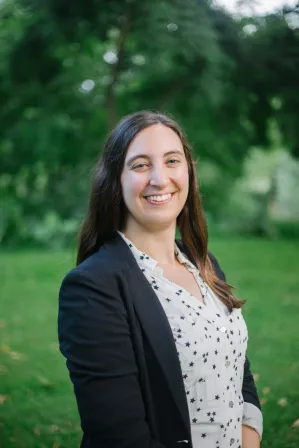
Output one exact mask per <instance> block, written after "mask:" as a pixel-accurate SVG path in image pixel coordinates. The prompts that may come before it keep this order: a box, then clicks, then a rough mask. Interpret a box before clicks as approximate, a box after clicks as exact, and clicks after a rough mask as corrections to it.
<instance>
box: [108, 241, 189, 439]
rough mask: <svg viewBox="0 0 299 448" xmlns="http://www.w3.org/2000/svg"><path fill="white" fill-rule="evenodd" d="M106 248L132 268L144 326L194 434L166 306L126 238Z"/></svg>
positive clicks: (134, 297) (130, 274)
mask: <svg viewBox="0 0 299 448" xmlns="http://www.w3.org/2000/svg"><path fill="white" fill-rule="evenodd" d="M105 247H106V249H107V251H108V252H110V254H111V255H114V256H115V257H116V260H118V262H119V260H121V261H122V262H123V263H125V264H126V265H127V267H128V268H129V269H128V270H126V274H125V278H126V283H127V286H128V288H129V291H130V295H131V299H132V301H133V306H134V308H135V310H136V314H137V316H138V318H139V322H140V326H141V328H142V330H143V331H144V333H145V335H146V337H147V339H148V341H149V343H150V345H151V347H152V349H153V352H154V353H155V355H156V358H157V360H158V362H159V364H160V366H161V369H162V372H163V374H164V376H165V379H166V381H167V383H168V385H169V388H170V391H171V393H172V396H173V398H174V401H175V403H176V405H177V408H178V411H179V413H180V414H181V417H182V419H183V421H184V423H185V426H186V429H187V431H188V433H190V419H189V410H188V404H187V399H186V393H185V387H184V382H183V378H182V371H181V367H180V362H179V358H178V355H177V350H176V345H175V342H174V339H173V335H172V331H171V328H170V325H169V322H168V319H167V317H166V314H165V312H164V310H163V307H162V305H161V304H160V301H159V299H158V297H157V295H156V294H155V293H154V291H153V290H152V288H151V286H150V284H149V282H148V281H147V279H146V278H145V276H144V275H143V273H142V271H141V270H140V268H139V266H138V264H137V262H136V260H135V258H134V256H133V254H132V253H131V251H130V249H129V248H128V246H127V245H126V243H125V242H124V241H123V239H122V238H121V237H120V236H119V235H117V236H116V237H115V239H114V241H113V242H111V243H108V244H105Z"/></svg>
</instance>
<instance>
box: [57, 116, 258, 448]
mask: <svg viewBox="0 0 299 448" xmlns="http://www.w3.org/2000/svg"><path fill="white" fill-rule="evenodd" d="M177 229H179V230H180V233H181V236H182V240H181V241H176V240H175V235H176V230H177ZM207 241H208V238H207V228H206V222H205V218H204V214H203V209H202V205H201V202H200V199H199V195H198V191H197V185H196V175H195V169H194V163H193V161H192V159H191V154H190V149H189V146H188V144H187V142H186V139H185V137H184V136H183V133H182V131H181V129H180V128H179V126H178V125H177V124H176V123H175V122H174V121H173V120H172V119H170V118H168V117H166V116H164V115H162V114H160V113H154V112H149V111H142V112H138V113H136V114H133V115H130V116H127V117H125V118H124V119H123V120H122V121H121V122H120V123H119V124H118V125H117V126H116V128H115V129H114V130H113V131H112V133H111V135H110V137H109V138H108V141H107V143H106V145H105V148H104V152H103V155H102V157H101V158H100V160H99V163H98V165H97V167H96V169H95V172H94V179H93V186H92V192H91V196H90V203H89V209H88V212H87V217H86V219H85V221H84V224H83V227H82V231H81V234H80V241H79V250H78V260H77V262H78V263H77V267H76V268H75V269H73V270H72V271H71V272H69V273H68V274H67V276H66V277H65V279H64V280H63V282H62V286H61V290H60V295H59V322H58V323H59V340H60V349H61V352H62V353H63V355H64V356H65V357H66V359H67V366H68V369H69V372H70V377H71V380H72V382H73V384H74V390H75V395H76V399H77V404H78V409H79V413H80V418H81V425H82V429H83V434H84V435H83V439H82V444H81V447H84V448H87V447H88V448H101V447H104V448H110V447H111V448H112V447H113V448H114V447H115V448H174V447H180V446H183V447H192V446H193V448H226V447H234V448H241V447H242V448H249V447H250V448H257V447H259V446H260V437H261V431H262V416H261V411H260V404H259V399H258V396H257V392H256V388H255V384H254V381H253V377H252V375H251V373H250V368H249V362H248V360H247V358H246V346H247V329H246V325H245V322H244V320H243V317H242V314H241V306H242V304H243V302H241V301H239V300H238V299H236V298H235V297H234V296H233V294H232V292H231V287H230V286H229V285H228V284H227V283H226V280H225V276H224V274H223V272H222V271H221V269H220V267H219V265H218V263H217V261H216V259H215V258H214V257H213V256H212V255H211V254H210V253H208V249H207Z"/></svg>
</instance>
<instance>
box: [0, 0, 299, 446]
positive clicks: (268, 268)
mask: <svg viewBox="0 0 299 448" xmlns="http://www.w3.org/2000/svg"><path fill="white" fill-rule="evenodd" d="M226 3H227V5H226ZM265 3H266V4H267V7H263V4H265ZM270 4H272V6H271V5H270ZM225 6H227V8H225ZM0 48H1V60H0V117H1V120H0V157H1V163H0V205H1V214H0V242H1V251H0V272H1V281H0V296H1V297H0V448H74V447H78V446H79V443H80V439H81V428H80V421H79V416H78V411H77V407H76V402H75V398H74V395H73V391H72V385H71V382H70V380H69V376H68V372H67V369H66V366H65V359H64V358H63V357H62V355H61V353H60V352H59V347H58V339H57V312H58V291H59V287H60V284H61V281H62V278H63V277H64V276H65V274H66V273H67V272H68V271H69V270H70V269H71V268H72V267H74V265H75V259H76V237H77V233H78V230H79V227H80V223H81V221H82V219H83V217H84V213H85V211H86V207H87V198H88V192H89V186H90V182H89V179H90V176H91V169H92V167H93V165H94V163H95V161H96V160H97V158H98V156H99V155H100V154H101V150H102V148H103V142H104V141H105V139H106V136H107V134H108V132H109V130H110V129H111V128H112V127H113V126H114V125H115V123H116V122H117V121H118V120H119V119H120V118H121V117H122V116H124V115H126V114H128V113H132V112H135V111H138V110H142V109H153V110H160V111H162V112H165V113H167V114H170V115H171V116H172V117H174V119H175V120H177V121H178V122H179V123H180V124H181V125H182V127H183V129H184V131H185V132H186V134H187V136H188V139H189V141H190V143H191V145H192V147H193V153H194V156H195V158H196V160H197V165H196V169H197V173H198V180H199V186H200V194H201V196H202V198H203V205H204V209H205V213H206V217H207V221H208V226H209V249H210V251H211V252H212V253H213V254H214V255H215V256H216V257H217V259H218V260H219V263H220V265H221V267H222V269H223V270H224V271H225V272H226V275H227V279H228V282H229V284H232V285H233V286H235V287H236V292H235V293H236V296H237V297H239V298H242V299H245V300H246V304H245V305H244V308H243V313H244V317H245V319H246V323H247V326H248V331H249V345H248V346H249V349H248V354H249V359H250V361H251V370H252V373H253V374H254V378H255V381H256V385H257V388H258V391H259V396H260V400H261V405H262V411H263V417H264V434H263V440H262V442H261V446H262V447H263V448H298V446H299V387H298V383H299V336H298V316H299V299H298V291H299V257H298V254H299V113H298V112H299V82H298V81H299V75H298V74H299V4H298V2H296V1H293V2H292V1H287V0H286V1H285V2H284V3H283V2H282V1H281V2H280V1H279V0H277V1H276V2H275V1H273V2H271V1H265V2H262V1H260V2H258V1H252V0H249V1H246V0H245V1H244V0H243V1H238V2H232V1H228V2H225V1H224V0H223V1H219V2H218V1H216V0H215V1H212V0H184V1H183V0H162V1H159V0H156V1H150V0H143V1H140V0H111V1H106V0H85V1H84V2H82V1H80V0H74V1H73V2H68V1H66V0H44V1H43V2H39V1H35V0H2V1H1V2H0Z"/></svg>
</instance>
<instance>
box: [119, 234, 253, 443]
mask: <svg viewBox="0 0 299 448" xmlns="http://www.w3.org/2000/svg"><path fill="white" fill-rule="evenodd" d="M119 234H120V235H121V236H122V237H123V239H124V241H125V242H126V243H127V244H128V246H129V248H130V249H131V251H132V253H133V255H134V257H135V259H136V261H137V263H138V265H139V267H140V269H141V270H142V272H143V274H144V275H145V277H146V278H147V280H148V281H149V283H150V284H151V286H152V288H153V290H154V292H155V293H156V295H157V296H158V298H159V300H160V303H161V305H162V307H163V309H164V311H165V313H166V316H167V318H168V320H169V323H170V326H171V329H172V333H173V336H174V340H175V343H176V347H177V353H178V356H179V360H180V364H181V370H182V374H183V380H184V385H185V391H186V396H187V401H188V407H189V414H190V420H191V434H192V442H193V447H194V448H197V447H200V448H241V446H242V424H246V425H248V426H251V427H253V428H254V429H255V430H256V431H257V432H258V433H259V435H260V438H261V436H262V414H261V412H260V410H259V409H258V408H257V407H256V406H254V405H252V404H250V403H244V401H243V397H242V382H243V372H244V362H245V356H246V349H247V341H248V333H247V327H246V324H245V321H244V319H243V316H242V313H241V309H236V308H235V309H233V311H232V312H230V311H229V310H228V308H227V307H226V305H225V304H224V303H223V302H221V300H219V299H218V298H217V296H216V295H215V294H214V293H213V291H212V290H211V289H210V288H209V287H208V285H207V284H206V283H205V282H204V281H203V279H202V277H201V275H200V273H199V271H198V269H197V268H196V267H195V266H194V265H193V264H192V263H191V262H190V261H189V260H188V259H187V257H186V256H185V255H184V254H183V253H182V252H181V251H180V250H179V248H178V247H177V246H176V255H177V259H178V260H179V262H180V263H183V264H185V266H186V267H187V269H188V270H189V271H190V272H191V273H192V274H193V276H194V278H195V280H196V281H197V284H198V285H199V287H200V289H201V293H202V298H203V303H202V302H200V301H199V299H197V298H196V297H194V296H192V295H191V294H190V293H189V292H188V291H186V290H185V289H184V288H182V287H181V286H178V285H176V284H175V283H173V282H172V281H170V280H168V279H167V278H165V277H164V276H163V270H162V269H161V268H160V267H159V266H158V263H157V262H156V261H155V260H154V259H152V258H151V257H149V256H148V255H147V254H145V253H142V252H140V251H139V250H138V249H137V248H136V247H135V246H134V245H133V243H132V242H131V241H130V240H128V238H126V237H125V235H124V234H122V233H121V232H119Z"/></svg>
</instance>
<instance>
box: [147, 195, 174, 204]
mask: <svg viewBox="0 0 299 448" xmlns="http://www.w3.org/2000/svg"><path fill="white" fill-rule="evenodd" d="M166 194H171V197H170V198H169V199H166V200H165V201H159V202H158V201H150V200H149V199H148V198H149V197H150V196H165V195H166ZM174 195H175V192H174V193H163V194H150V195H147V196H143V199H145V200H146V201H147V202H148V203H149V204H151V205H163V204H167V203H168V202H170V201H172V198H173V196H174Z"/></svg>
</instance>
